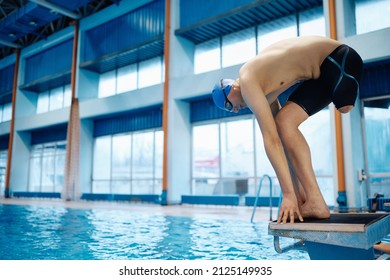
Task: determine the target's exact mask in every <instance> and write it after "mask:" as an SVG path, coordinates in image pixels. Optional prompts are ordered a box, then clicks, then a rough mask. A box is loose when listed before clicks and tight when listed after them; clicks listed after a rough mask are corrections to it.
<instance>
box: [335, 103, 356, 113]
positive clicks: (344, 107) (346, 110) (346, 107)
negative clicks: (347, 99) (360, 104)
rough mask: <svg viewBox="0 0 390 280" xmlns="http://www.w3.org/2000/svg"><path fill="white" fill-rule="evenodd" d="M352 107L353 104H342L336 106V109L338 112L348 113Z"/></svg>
mask: <svg viewBox="0 0 390 280" xmlns="http://www.w3.org/2000/svg"><path fill="white" fill-rule="evenodd" d="M352 109H353V105H347V106H343V107H340V108H338V109H337V110H338V111H339V112H340V113H343V114H345V113H348V112H349V111H351V110H352Z"/></svg>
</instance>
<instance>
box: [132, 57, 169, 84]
mask: <svg viewBox="0 0 390 280" xmlns="http://www.w3.org/2000/svg"><path fill="white" fill-rule="evenodd" d="M138 71H139V73H138V74H139V88H144V87H148V86H152V85H156V84H159V83H161V82H162V81H163V78H162V77H163V74H162V73H163V63H162V59H161V57H156V58H152V59H149V60H145V61H142V62H140V63H139V70H138Z"/></svg>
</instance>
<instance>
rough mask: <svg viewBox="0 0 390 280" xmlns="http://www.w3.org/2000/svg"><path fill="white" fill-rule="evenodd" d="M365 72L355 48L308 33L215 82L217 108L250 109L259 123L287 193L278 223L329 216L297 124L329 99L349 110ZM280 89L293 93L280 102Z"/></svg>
mask: <svg viewBox="0 0 390 280" xmlns="http://www.w3.org/2000/svg"><path fill="white" fill-rule="evenodd" d="M362 72H363V62H362V59H361V57H360V56H359V54H358V53H357V52H356V51H355V50H354V49H352V48H351V47H349V46H347V45H345V44H342V43H341V42H339V41H336V40H332V39H328V38H325V37H320V36H304V37H296V38H291V39H286V40H282V41H280V42H277V43H275V44H273V45H270V46H269V47H267V48H266V49H264V50H263V51H262V52H261V53H260V54H259V55H257V56H256V57H254V58H252V59H251V60H249V61H248V62H246V63H245V64H244V65H243V66H242V67H241V68H240V71H239V77H238V78H236V79H221V80H219V81H218V82H217V83H216V85H215V87H214V89H213V91H212V97H213V100H214V103H215V105H216V106H217V107H219V108H221V109H224V110H227V111H229V112H238V111H240V110H241V109H244V108H247V107H248V108H249V109H250V110H251V111H252V112H253V114H254V115H255V117H256V120H257V122H258V124H259V126H260V130H261V133H262V135H263V141H264V147H265V151H266V154H267V156H268V158H269V160H270V162H271V164H272V166H273V168H274V169H275V173H276V176H277V178H278V180H279V183H280V186H281V189H282V192H283V200H282V203H281V206H280V212H279V216H278V220H277V222H278V223H280V222H283V223H287V222H290V223H294V221H295V220H299V221H303V219H304V218H309V217H310V218H319V219H323V218H328V217H329V216H330V211H329V208H328V206H327V205H326V203H325V200H324V198H323V196H322V194H321V191H320V188H319V186H318V183H317V180H316V178H315V174H314V170H313V166H312V162H311V154H310V148H309V146H308V144H307V142H306V140H305V138H304V136H303V135H302V133H301V132H300V131H299V129H298V127H299V125H300V124H301V123H302V122H304V121H305V120H306V119H308V118H309V117H310V116H312V115H314V114H315V113H317V112H318V111H320V110H322V109H323V108H325V107H326V106H328V105H329V104H330V103H331V102H333V104H334V105H335V107H336V109H337V110H338V111H340V112H341V113H348V112H349V111H350V110H351V109H352V108H353V107H354V105H355V100H356V97H357V96H358V94H359V83H360V80H361V76H362ZM282 93H285V94H288V95H289V97H288V100H287V102H286V103H285V104H280V103H279V100H278V97H279V95H281V94H282ZM329 145H330V143H329Z"/></svg>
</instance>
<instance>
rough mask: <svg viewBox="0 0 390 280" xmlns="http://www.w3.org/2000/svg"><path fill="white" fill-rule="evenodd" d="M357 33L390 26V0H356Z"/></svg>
mask: <svg viewBox="0 0 390 280" xmlns="http://www.w3.org/2000/svg"><path fill="white" fill-rule="evenodd" d="M355 4H356V7H355V16H356V34H363V33H367V32H371V31H375V30H379V29H383V28H387V27H390V16H389V14H390V0H355Z"/></svg>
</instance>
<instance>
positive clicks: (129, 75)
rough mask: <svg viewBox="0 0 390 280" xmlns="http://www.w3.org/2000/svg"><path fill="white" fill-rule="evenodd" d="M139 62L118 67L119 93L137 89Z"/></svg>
mask: <svg viewBox="0 0 390 280" xmlns="http://www.w3.org/2000/svg"><path fill="white" fill-rule="evenodd" d="M137 79H138V73H137V64H132V65H129V66H126V67H122V68H119V69H118V85H117V86H118V89H117V92H118V93H123V92H126V91H131V90H135V89H137Z"/></svg>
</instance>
